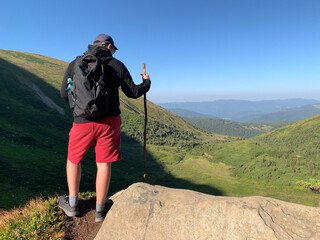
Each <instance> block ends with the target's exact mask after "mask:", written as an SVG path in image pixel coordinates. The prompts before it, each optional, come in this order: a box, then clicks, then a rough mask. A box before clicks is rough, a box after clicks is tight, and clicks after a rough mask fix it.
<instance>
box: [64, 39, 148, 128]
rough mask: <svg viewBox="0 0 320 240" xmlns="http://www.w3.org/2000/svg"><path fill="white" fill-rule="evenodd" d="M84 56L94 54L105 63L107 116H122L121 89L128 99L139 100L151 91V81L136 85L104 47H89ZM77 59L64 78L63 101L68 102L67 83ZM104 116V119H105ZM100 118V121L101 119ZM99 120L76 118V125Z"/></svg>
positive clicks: (127, 72)
mask: <svg viewBox="0 0 320 240" xmlns="http://www.w3.org/2000/svg"><path fill="white" fill-rule="evenodd" d="M84 54H92V55H95V56H96V57H98V58H100V59H101V60H103V61H104V69H105V75H106V78H105V79H107V80H106V87H107V91H108V101H109V112H108V113H106V115H105V116H119V115H120V113H121V112H120V102H119V87H120V86H121V89H122V91H123V92H124V94H125V95H126V96H127V97H130V98H138V97H140V96H142V95H143V94H145V93H146V92H148V91H149V89H150V85H151V81H150V79H146V80H144V81H143V82H142V83H141V84H139V85H136V84H135V83H134V82H133V80H132V77H131V75H130V73H129V71H128V69H127V68H126V66H125V65H124V64H123V63H122V62H120V61H119V60H117V59H115V58H113V57H112V56H111V52H110V51H109V50H108V49H106V48H102V47H98V46H93V45H89V46H88V50H87V51H86V52H85V53H84ZM76 60H77V59H75V60H73V61H72V62H71V63H70V64H69V66H68V68H67V70H66V73H65V75H64V77H63V81H62V84H61V90H60V94H61V97H62V98H63V99H65V100H66V101H68V92H67V81H68V78H71V79H72V78H73V67H74V64H75V62H76ZM105 116H102V117H105ZM100 118H101V117H100ZM100 118H99V119H100ZM99 119H91V120H88V119H85V118H81V117H75V118H74V122H75V123H86V122H90V121H96V120H99Z"/></svg>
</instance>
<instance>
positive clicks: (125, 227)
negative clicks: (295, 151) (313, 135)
mask: <svg viewBox="0 0 320 240" xmlns="http://www.w3.org/2000/svg"><path fill="white" fill-rule="evenodd" d="M113 201H114V204H113V206H112V208H111V209H110V211H109V212H108V215H107V216H106V218H105V220H104V222H103V224H102V226H101V228H100V230H99V232H98V234H97V236H96V237H95V240H106V239H108V240H109V239H112V240H117V239H119V240H131V239H132V240H140V239H141V240H158V239H159V240H171V239H174V240H180V239H182V240H189V239H192V240H194V239H217V240H218V239H223V240H229V239H230V240H237V239H267V240H272V239H285V240H288V239H308V240H311V239H320V209H319V208H315V207H307V206H303V205H298V204H293V203H287V202H283V201H279V200H275V199H272V198H265V197H244V198H237V197H217V196H212V195H207V194H203V193H199V192H195V191H190V190H182V189H171V188H166V187H162V186H152V185H148V184H145V183H136V184H133V185H131V186H130V187H128V188H127V189H126V190H124V191H123V192H121V193H120V194H118V196H117V197H115V198H113Z"/></svg>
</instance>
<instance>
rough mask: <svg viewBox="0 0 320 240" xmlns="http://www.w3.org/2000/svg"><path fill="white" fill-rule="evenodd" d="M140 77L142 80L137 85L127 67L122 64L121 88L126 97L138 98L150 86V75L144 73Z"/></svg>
mask: <svg viewBox="0 0 320 240" xmlns="http://www.w3.org/2000/svg"><path fill="white" fill-rule="evenodd" d="M142 77H143V82H142V83H141V84H139V85H136V84H135V83H134V82H133V80H132V77H131V75H130V73H129V71H128V69H127V68H126V67H125V66H124V65H122V68H121V71H120V78H121V89H122V91H123V92H124V94H125V95H126V96H127V97H130V98H138V97H140V96H142V95H143V94H145V93H146V92H148V91H149V89H150V86H151V81H150V77H149V75H148V74H144V75H143V76H142Z"/></svg>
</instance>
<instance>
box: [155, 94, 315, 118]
mask: <svg viewBox="0 0 320 240" xmlns="http://www.w3.org/2000/svg"><path fill="white" fill-rule="evenodd" d="M319 103H320V101H319V100H315V99H285V100H264V101H246V100H216V101H213V102H172V103H158V105H159V106H161V107H163V108H165V109H167V110H169V111H172V112H174V111H175V110H172V109H184V110H188V111H192V112H196V113H199V114H201V115H203V114H204V115H210V116H215V117H216V118H222V119H226V120H231V121H238V122H268V121H282V120H295V121H298V120H303V119H305V118H308V117H312V116H315V115H317V114H319V113H320V111H319V108H318V107H312V106H313V105H317V104H319ZM180 111H181V110H180ZM283 111H284V112H283ZM275 113H276V114H275ZM268 114H273V115H272V116H268ZM180 116H181V115H180ZM184 117H190V116H186V115H184ZM270 119H271V120H270Z"/></svg>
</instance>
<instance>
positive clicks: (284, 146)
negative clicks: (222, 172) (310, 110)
mask: <svg viewBox="0 0 320 240" xmlns="http://www.w3.org/2000/svg"><path fill="white" fill-rule="evenodd" d="M319 134H320V115H317V116H315V117H312V118H309V119H306V120H303V121H300V122H297V123H293V124H291V125H289V126H286V127H283V128H281V129H278V130H275V131H272V132H269V133H265V134H262V135H259V136H257V137H253V138H250V139H247V140H243V141H232V142H226V143H223V144H217V145H216V146H214V148H213V150H212V152H211V154H212V155H213V156H214V161H221V162H224V163H227V164H231V165H233V166H236V170H235V174H238V175H240V176H245V177H247V178H252V179H254V180H262V181H265V182H272V183H273V184H280V185H281V184H285V185H295V184H296V183H297V181H300V180H303V181H309V180H310V178H315V179H319V178H320V174H319V170H320V162H319V157H320V155H319V146H320V138H319Z"/></svg>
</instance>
